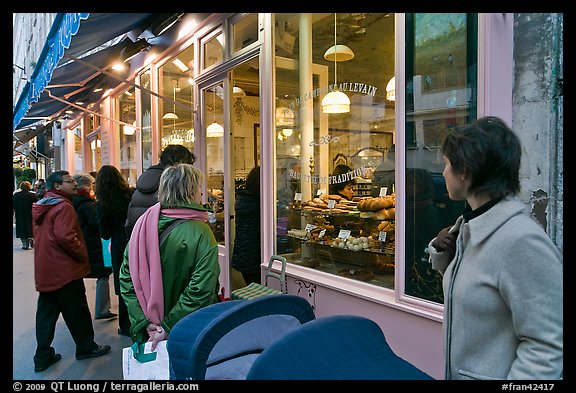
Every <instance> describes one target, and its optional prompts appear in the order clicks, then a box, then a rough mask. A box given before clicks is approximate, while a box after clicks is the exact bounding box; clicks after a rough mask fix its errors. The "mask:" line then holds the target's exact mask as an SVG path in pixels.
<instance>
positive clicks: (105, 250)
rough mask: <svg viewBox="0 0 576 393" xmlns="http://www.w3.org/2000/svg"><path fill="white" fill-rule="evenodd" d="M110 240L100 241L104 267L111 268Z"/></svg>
mask: <svg viewBox="0 0 576 393" xmlns="http://www.w3.org/2000/svg"><path fill="white" fill-rule="evenodd" d="M111 240H112V238H110V239H108V240H105V239H102V256H103V257H104V266H106V267H112V255H111V253H110V241H111Z"/></svg>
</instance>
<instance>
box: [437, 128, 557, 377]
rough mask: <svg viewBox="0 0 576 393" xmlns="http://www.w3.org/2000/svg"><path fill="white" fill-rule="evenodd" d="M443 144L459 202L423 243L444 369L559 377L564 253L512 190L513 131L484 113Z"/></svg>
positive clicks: (517, 155) (517, 158) (516, 166)
mask: <svg viewBox="0 0 576 393" xmlns="http://www.w3.org/2000/svg"><path fill="white" fill-rule="evenodd" d="M442 152H443V154H444V171H443V173H442V174H443V176H444V178H445V179H446V188H447V190H448V194H449V196H450V199H452V200H465V201H466V203H467V208H466V210H465V211H464V213H463V214H462V215H461V216H460V217H459V218H458V219H457V220H456V223H455V224H454V226H452V227H451V228H445V229H443V230H441V231H440V233H439V234H438V236H437V237H435V238H434V239H432V240H431V241H430V243H429V246H428V252H429V253H430V260H431V263H432V267H433V268H434V269H436V270H438V271H439V272H440V273H441V274H442V275H443V279H442V280H443V291H444V321H443V327H444V350H445V362H446V364H445V378H446V379H468V380H471V379H522V380H542V379H546V380H554V379H560V378H562V377H563V360H564V352H563V342H564V330H563V320H564V318H563V303H564V297H563V272H562V271H563V267H562V255H561V254H560V252H559V250H558V249H557V248H556V246H555V245H554V243H553V242H552V240H550V238H549V237H548V235H547V234H546V232H545V231H544V229H543V228H542V227H541V226H540V225H539V224H538V223H537V222H536V220H534V219H533V218H532V217H530V216H529V215H528V214H526V213H525V205H524V203H522V201H520V200H518V199H517V197H516V195H517V194H518V193H519V192H520V177H519V171H520V163H521V155H522V147H521V144H520V140H519V139H518V137H517V136H516V135H515V134H514V132H513V131H512V130H511V129H510V128H509V127H508V126H507V125H506V124H505V123H504V122H503V121H502V120H501V119H499V118H497V117H483V118H480V119H477V120H476V121H474V122H472V123H471V124H469V125H465V126H461V127H459V128H456V129H454V130H451V131H449V133H448V134H447V135H446V137H445V138H444V140H443V142H442Z"/></svg>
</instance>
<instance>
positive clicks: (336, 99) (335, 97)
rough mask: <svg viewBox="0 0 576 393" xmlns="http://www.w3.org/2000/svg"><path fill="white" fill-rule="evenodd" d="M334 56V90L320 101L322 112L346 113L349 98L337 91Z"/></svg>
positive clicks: (336, 72) (348, 109)
mask: <svg viewBox="0 0 576 393" xmlns="http://www.w3.org/2000/svg"><path fill="white" fill-rule="evenodd" d="M336 26H337V21H336V13H334V47H336V45H337V38H336ZM337 64H338V63H337V60H336V56H334V89H333V90H332V91H331V92H330V93H328V94H326V95H325V96H324V98H323V99H322V112H324V113H347V112H350V98H348V96H347V95H346V94H344V93H342V92H341V91H340V90H338V80H337V77H338V66H337Z"/></svg>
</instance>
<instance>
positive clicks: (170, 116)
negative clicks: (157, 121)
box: [162, 81, 178, 132]
mask: <svg viewBox="0 0 576 393" xmlns="http://www.w3.org/2000/svg"><path fill="white" fill-rule="evenodd" d="M176 82H177V81H176ZM176 86H177V84H176V83H174V87H173V88H172V97H173V101H174V102H173V112H168V113H166V114H165V115H164V116H162V118H163V119H166V120H172V132H174V130H175V129H176V120H178V115H176Z"/></svg>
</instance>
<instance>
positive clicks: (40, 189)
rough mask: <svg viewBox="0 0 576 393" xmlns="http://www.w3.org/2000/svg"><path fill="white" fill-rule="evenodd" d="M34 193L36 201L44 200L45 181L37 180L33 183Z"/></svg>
mask: <svg viewBox="0 0 576 393" xmlns="http://www.w3.org/2000/svg"><path fill="white" fill-rule="evenodd" d="M34 193H35V194H36V199H38V200H40V199H42V198H44V194H45V193H46V181H45V180H44V179H38V180H36V181H35V182H34Z"/></svg>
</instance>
